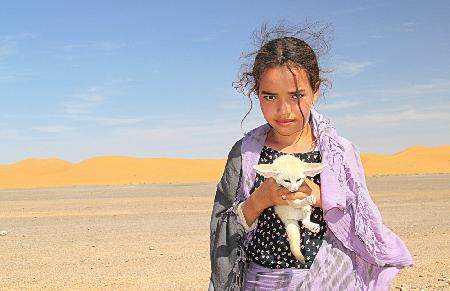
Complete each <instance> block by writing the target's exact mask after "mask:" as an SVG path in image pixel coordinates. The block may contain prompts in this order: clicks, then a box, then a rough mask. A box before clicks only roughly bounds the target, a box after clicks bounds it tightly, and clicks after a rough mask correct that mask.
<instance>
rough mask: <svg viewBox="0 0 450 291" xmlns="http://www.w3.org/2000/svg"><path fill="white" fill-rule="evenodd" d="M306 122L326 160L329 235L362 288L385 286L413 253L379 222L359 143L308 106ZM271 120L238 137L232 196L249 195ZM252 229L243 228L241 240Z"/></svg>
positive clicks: (238, 198)
mask: <svg viewBox="0 0 450 291" xmlns="http://www.w3.org/2000/svg"><path fill="white" fill-rule="evenodd" d="M309 122H310V125H311V127H312V129H313V133H314V136H315V137H316V138H317V139H318V145H319V149H320V152H321V156H322V163H325V164H327V165H328V167H325V168H324V170H323V171H322V172H321V174H320V181H321V194H322V206H323V210H324V214H325V215H324V218H325V220H326V222H327V226H328V232H327V235H328V237H329V239H331V240H333V239H335V238H336V239H337V240H338V241H339V245H340V246H341V248H342V251H343V252H345V253H346V254H347V255H348V256H349V257H350V258H351V260H352V263H353V267H354V270H355V277H356V281H357V283H358V285H359V286H360V287H361V289H364V290H383V289H389V285H390V282H391V280H392V279H393V278H394V277H395V275H396V274H397V273H398V270H399V269H400V268H402V267H405V266H409V265H412V263H413V262H412V258H411V255H410V253H409V251H408V249H407V248H406V247H405V245H404V243H403V242H402V241H401V239H400V238H399V237H398V236H396V235H395V234H394V233H393V232H391V231H390V230H389V229H388V228H387V227H386V226H384V225H383V223H382V220H381V215H380V213H379V211H378V209H377V207H376V206H375V204H374V203H373V201H372V199H371V198H370V195H369V192H368V190H367V186H366V181H365V177H364V170H363V167H362V164H361V160H360V158H359V152H358V150H357V148H356V147H355V146H354V145H353V144H352V143H351V142H350V141H348V140H347V139H345V138H343V137H341V136H339V135H338V134H337V132H336V130H335V129H334V128H333V127H332V126H331V125H330V122H329V120H328V119H326V118H325V117H324V116H323V115H321V114H320V113H319V112H317V111H316V110H315V109H314V108H311V114H310V120H309ZM269 129H270V126H269V124H267V123H266V124H264V125H262V126H260V127H257V128H255V129H253V130H252V131H250V132H249V133H247V134H246V136H245V137H244V139H243V141H242V146H241V152H242V171H243V173H242V174H243V179H241V184H240V188H239V191H238V194H237V196H236V201H244V200H246V199H247V198H248V196H249V195H250V190H251V188H252V186H253V183H254V181H255V177H256V172H255V170H254V169H253V165H255V164H258V160H259V155H260V152H261V149H262V147H263V146H264V143H265V140H266V137H267V132H268V131H269ZM254 231H255V230H253V231H251V232H249V233H247V234H246V237H245V242H244V244H245V246H247V245H248V242H249V241H250V240H251V238H252V236H253V234H254Z"/></svg>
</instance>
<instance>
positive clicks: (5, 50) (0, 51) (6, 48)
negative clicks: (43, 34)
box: [0, 33, 33, 60]
mask: <svg viewBox="0 0 450 291" xmlns="http://www.w3.org/2000/svg"><path fill="white" fill-rule="evenodd" d="M32 36H33V35H32V34H30V33H19V34H13V35H0V60H1V59H3V58H5V57H8V56H10V55H12V54H14V53H15V52H16V50H17V48H16V46H17V43H18V42H19V41H20V40H23V39H26V38H30V37H32Z"/></svg>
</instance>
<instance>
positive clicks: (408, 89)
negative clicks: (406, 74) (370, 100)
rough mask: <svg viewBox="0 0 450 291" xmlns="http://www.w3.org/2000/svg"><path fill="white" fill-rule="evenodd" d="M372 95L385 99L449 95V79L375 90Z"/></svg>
mask: <svg viewBox="0 0 450 291" xmlns="http://www.w3.org/2000/svg"><path fill="white" fill-rule="evenodd" d="M373 93H375V94H377V95H382V96H386V97H401V96H411V95H423V94H437V93H450V79H447V80H446V79H433V80H431V81H430V82H429V83H422V84H411V85H407V86H402V87H399V88H392V89H383V90H376V91H374V92H373Z"/></svg>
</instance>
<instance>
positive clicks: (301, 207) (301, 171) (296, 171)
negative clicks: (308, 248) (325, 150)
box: [253, 155, 327, 263]
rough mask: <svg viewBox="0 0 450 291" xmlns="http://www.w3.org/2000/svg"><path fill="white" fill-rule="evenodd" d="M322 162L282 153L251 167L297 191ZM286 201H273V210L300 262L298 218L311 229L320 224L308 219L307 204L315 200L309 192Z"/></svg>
mask: <svg viewBox="0 0 450 291" xmlns="http://www.w3.org/2000/svg"><path fill="white" fill-rule="evenodd" d="M326 166H327V165H326V164H322V163H306V162H303V161H302V160H300V159H298V158H296V157H294V156H293V155H282V156H279V157H278V158H276V159H275V160H274V161H273V164H260V165H255V166H253V168H254V169H255V170H256V172H257V173H259V174H260V175H262V176H264V178H274V179H275V181H276V182H277V183H278V184H279V185H281V186H283V187H285V188H287V189H288V190H289V191H290V192H296V191H298V189H299V187H300V186H301V185H302V183H303V181H304V180H305V178H306V177H313V176H315V175H317V174H318V173H320V172H321V171H322V169H323V168H324V167H326ZM287 202H288V203H289V205H276V206H275V207H274V209H275V212H276V213H277V214H278V217H280V219H281V221H282V222H283V223H284V225H285V226H286V234H287V237H288V241H289V246H290V248H291V252H292V254H293V255H294V256H295V258H296V259H297V260H299V261H301V262H302V263H305V258H304V257H303V255H302V253H301V251H300V242H301V236H300V227H299V225H298V221H301V222H302V224H303V226H304V227H306V228H307V229H309V230H310V231H312V232H315V233H316V232H318V231H319V230H320V226H319V225H318V224H317V223H313V222H311V221H310V216H311V212H312V207H311V205H313V204H315V203H316V199H315V197H314V196H313V195H310V196H308V197H306V198H304V199H295V200H287Z"/></svg>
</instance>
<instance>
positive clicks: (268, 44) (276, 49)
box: [232, 22, 332, 129]
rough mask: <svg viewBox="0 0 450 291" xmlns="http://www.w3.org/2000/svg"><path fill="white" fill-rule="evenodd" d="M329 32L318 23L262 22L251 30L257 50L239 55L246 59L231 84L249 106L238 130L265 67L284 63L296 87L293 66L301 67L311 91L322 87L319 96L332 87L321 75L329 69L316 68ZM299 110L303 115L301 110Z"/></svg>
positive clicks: (255, 92)
mask: <svg viewBox="0 0 450 291" xmlns="http://www.w3.org/2000/svg"><path fill="white" fill-rule="evenodd" d="M331 34H332V27H331V25H329V24H319V23H318V22H315V23H311V24H308V23H305V24H304V25H288V24H285V23H279V24H277V25H274V26H272V27H269V25H268V24H263V25H262V26H261V28H260V29H259V31H258V30H255V31H254V32H253V34H252V40H253V45H254V46H255V47H256V50H254V51H252V52H250V53H247V54H244V55H243V56H242V57H243V58H244V59H246V60H247V62H246V63H244V64H242V66H241V69H240V72H239V78H238V80H237V81H235V82H233V83H232V85H233V87H234V88H235V89H236V90H237V91H238V92H239V93H242V94H244V95H246V96H247V97H248V98H249V100H250V109H249V110H248V112H247V113H246V114H245V116H244V118H243V119H242V121H241V129H242V124H243V122H244V120H245V118H246V117H247V116H248V115H249V114H250V112H251V110H252V108H253V102H252V98H251V95H252V94H254V95H256V96H257V95H258V90H259V82H260V78H261V75H262V73H263V72H264V70H266V69H267V68H271V67H275V66H286V67H287V68H288V69H289V71H290V72H291V74H292V76H293V78H294V81H295V84H296V87H297V79H296V78H295V74H294V72H293V71H292V68H300V69H303V70H305V72H306V75H307V77H308V80H309V84H310V85H311V88H312V90H313V92H316V91H317V90H318V89H319V88H320V87H322V89H321V90H320V95H322V96H324V89H325V88H330V87H331V81H330V80H329V79H327V78H325V77H324V75H326V74H327V73H329V72H330V71H331V70H324V69H322V68H321V67H319V62H318V58H319V57H321V56H323V55H325V54H326V53H327V52H328V51H329V47H330V42H331V38H330V37H331ZM297 90H298V87H297ZM299 102H300V100H299ZM299 107H300V103H299ZM300 108H301V107H300ZM301 113H302V116H303V118H304V114H303V112H301Z"/></svg>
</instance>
